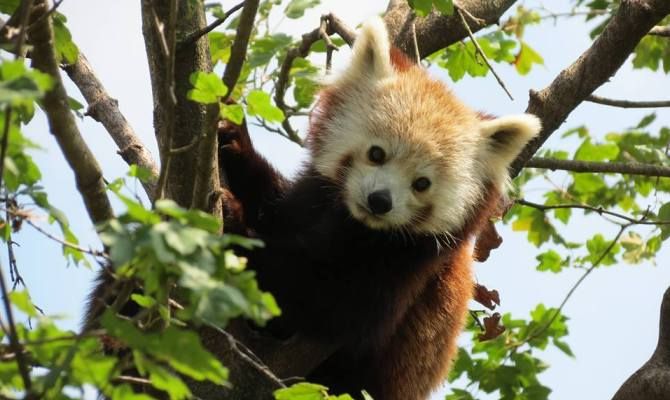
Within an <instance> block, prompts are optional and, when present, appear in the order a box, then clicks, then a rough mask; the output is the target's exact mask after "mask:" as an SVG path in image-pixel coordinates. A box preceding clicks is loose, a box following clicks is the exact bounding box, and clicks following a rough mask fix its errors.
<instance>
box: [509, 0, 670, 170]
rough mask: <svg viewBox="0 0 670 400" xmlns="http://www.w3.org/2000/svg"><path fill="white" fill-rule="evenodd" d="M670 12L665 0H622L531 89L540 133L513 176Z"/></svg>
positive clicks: (531, 105)
mask: <svg viewBox="0 0 670 400" xmlns="http://www.w3.org/2000/svg"><path fill="white" fill-rule="evenodd" d="M668 13H670V1H667V0H622V1H621V4H620V6H619V9H618V11H617V13H616V15H614V16H613V17H612V19H611V20H610V21H609V23H608V24H607V26H606V27H605V29H604V30H603V32H602V33H601V34H600V36H598V38H597V39H596V40H595V41H594V42H593V44H592V45H591V47H590V48H589V49H588V50H586V51H585V52H584V53H583V54H582V55H581V56H580V57H579V58H578V59H577V60H576V61H575V62H574V63H573V64H572V65H570V66H569V67H567V68H566V69H564V70H563V71H561V73H560V74H559V75H558V76H557V77H556V79H554V81H553V82H552V83H551V85H549V86H548V87H546V88H544V89H543V90H541V91H539V92H535V91H531V94H530V101H529V104H528V108H527V109H526V111H527V112H529V113H531V114H535V115H537V116H538V117H540V119H541V120H542V131H541V132H540V134H539V136H538V137H537V138H535V139H534V140H533V141H531V142H530V143H528V145H526V148H525V149H524V150H523V151H522V152H521V154H520V155H519V156H518V157H517V159H516V160H515V161H514V163H513V164H512V168H511V176H512V177H514V176H516V175H517V174H518V173H519V171H520V170H521V168H523V166H524V165H525V164H526V162H527V161H528V160H529V159H530V158H531V157H532V156H533V154H535V152H536V151H537V150H538V149H539V148H540V146H542V144H543V143H544V142H545V141H546V140H547V139H548V138H549V136H550V135H551V134H552V133H553V132H554V131H555V130H556V129H557V128H558V127H559V126H560V125H561V124H562V123H563V121H565V119H566V118H567V116H568V115H569V114H570V113H571V112H572V110H574V109H575V108H576V107H577V106H578V105H579V104H580V103H581V102H582V101H584V100H585V99H586V97H587V96H589V95H590V94H591V93H593V91H594V90H595V89H597V88H598V87H599V86H600V85H602V84H603V83H605V82H606V81H607V80H608V79H609V78H610V77H611V76H612V75H614V73H615V72H616V71H617V70H618V69H619V67H621V65H622V64H623V63H624V61H626V59H627V58H628V55H629V54H630V53H631V52H632V51H633V49H635V46H636V45H637V43H638V42H639V41H640V39H642V37H644V36H645V35H646V34H647V32H649V30H650V29H651V28H652V27H653V26H654V25H656V24H657V23H658V22H659V21H660V20H661V19H663V17H665V16H666V15H667V14H668Z"/></svg>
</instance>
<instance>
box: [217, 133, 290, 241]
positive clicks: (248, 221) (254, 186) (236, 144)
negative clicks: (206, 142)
mask: <svg viewBox="0 0 670 400" xmlns="http://www.w3.org/2000/svg"><path fill="white" fill-rule="evenodd" d="M218 135H219V164H220V166H221V169H222V174H221V176H222V179H225V182H222V183H223V184H224V187H227V188H228V189H229V191H230V193H229V194H232V196H234V198H235V199H237V204H235V205H234V206H233V207H234V208H239V209H240V210H231V211H232V212H235V213H236V214H235V215H243V222H244V226H246V227H247V228H250V229H252V230H253V229H255V228H256V226H257V222H258V219H259V217H260V216H261V215H262V214H263V212H264V211H265V208H266V207H267V206H268V205H269V204H272V203H273V202H274V201H275V200H276V199H277V198H278V197H280V196H281V195H282V193H283V192H284V190H285V188H286V187H287V181H286V179H285V178H284V177H283V176H282V175H281V174H280V173H279V172H278V171H277V170H275V169H274V168H273V167H272V166H271V165H270V163H269V162H268V161H267V160H266V159H265V158H264V157H263V156H261V155H260V154H258V153H257V152H256V150H255V149H254V147H253V145H252V143H251V138H250V137H249V131H248V130H247V125H246V121H243V122H242V125H235V124H233V123H231V122H230V121H227V120H222V121H220V122H219V127H218ZM223 177H225V178H223ZM228 211H229V210H226V212H227V213H229V212H228Z"/></svg>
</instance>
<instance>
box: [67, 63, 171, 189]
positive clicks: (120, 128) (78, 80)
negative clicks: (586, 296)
mask: <svg viewBox="0 0 670 400" xmlns="http://www.w3.org/2000/svg"><path fill="white" fill-rule="evenodd" d="M63 69H64V70H65V72H66V73H67V74H68V76H69V77H70V79H71V80H72V82H74V84H75V85H77V88H79V91H80V92H81V94H82V95H83V96H84V98H85V99H86V102H87V103H88V111H87V114H88V115H90V116H91V117H92V118H93V119H94V120H96V121H98V122H100V123H101V124H102V125H103V126H104V127H105V129H106V130H107V132H108V133H109V135H110V136H111V137H112V139H113V140H114V142H115V143H116V145H117V146H118V147H119V151H118V154H119V155H120V156H121V157H122V158H123V160H124V161H125V162H126V163H128V165H131V164H136V165H138V166H140V167H142V168H146V169H147V170H149V171H150V172H151V177H150V178H149V180H148V181H147V182H142V185H143V186H144V190H145V191H146V193H147V195H148V196H149V199H152V200H153V197H154V193H155V190H156V179H157V177H158V167H157V166H156V162H155V161H154V159H153V157H152V156H151V153H149V151H148V150H147V148H146V147H145V146H144V144H143V143H142V141H141V140H140V139H139V137H138V136H137V134H136V133H135V131H134V130H133V128H132V127H131V126H130V124H129V123H128V121H127V120H126V118H125V117H124V116H123V114H121V111H120V110H119V104H118V102H117V101H116V99H114V98H112V97H111V96H110V95H109V94H108V93H107V91H106V89H105V87H104V86H103V85H102V82H100V80H99V79H98V77H97V76H96V75H95V72H94V71H93V68H92V67H91V64H89V62H88V60H87V59H86V57H85V56H84V54H83V53H81V51H80V52H79V57H78V58H77V62H75V63H74V64H71V65H66V66H65V67H64V68H63Z"/></svg>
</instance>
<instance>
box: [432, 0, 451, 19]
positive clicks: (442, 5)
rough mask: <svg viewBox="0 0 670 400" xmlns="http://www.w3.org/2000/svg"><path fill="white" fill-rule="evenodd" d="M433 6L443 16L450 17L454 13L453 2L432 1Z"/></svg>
mask: <svg viewBox="0 0 670 400" xmlns="http://www.w3.org/2000/svg"><path fill="white" fill-rule="evenodd" d="M433 4H434V5H435V8H436V9H437V11H439V12H441V13H442V14H444V15H452V14H453V13H454V1H453V0H433Z"/></svg>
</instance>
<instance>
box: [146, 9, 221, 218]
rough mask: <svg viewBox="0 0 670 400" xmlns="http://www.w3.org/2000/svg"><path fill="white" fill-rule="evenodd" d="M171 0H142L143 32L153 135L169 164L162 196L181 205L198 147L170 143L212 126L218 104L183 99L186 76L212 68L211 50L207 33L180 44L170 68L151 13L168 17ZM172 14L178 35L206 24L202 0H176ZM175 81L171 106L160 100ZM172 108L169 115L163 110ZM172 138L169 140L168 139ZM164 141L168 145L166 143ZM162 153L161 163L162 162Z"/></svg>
mask: <svg viewBox="0 0 670 400" xmlns="http://www.w3.org/2000/svg"><path fill="white" fill-rule="evenodd" d="M168 3H169V2H167V1H155V0H142V32H143V34H144V38H145V45H146V52H147V59H148V61H149V73H150V76H151V88H152V92H153V100H154V127H155V131H156V140H157V142H158V147H159V148H160V149H166V150H168V151H166V153H165V156H166V157H167V156H168V154H169V157H170V163H171V165H170V168H169V171H168V173H167V177H166V182H167V184H166V197H168V198H170V199H173V200H175V201H176V202H177V203H178V204H179V205H181V206H183V207H189V206H190V205H191V200H192V198H193V184H194V182H195V171H196V167H197V152H196V150H197V147H195V146H194V147H193V148H192V149H190V150H189V151H183V152H179V153H176V154H173V153H172V152H171V151H169V150H172V149H173V148H182V147H183V146H186V145H188V144H190V143H193V141H194V140H197V139H198V138H200V137H203V136H205V135H206V133H207V132H210V131H214V130H215V128H216V124H215V122H216V120H215V117H216V109H215V107H213V106H205V105H202V104H199V103H196V102H193V101H190V100H188V99H187V97H186V94H187V92H188V91H189V90H190V89H192V85H191V83H190V81H189V77H190V76H191V74H192V73H193V72H196V71H205V72H209V71H211V69H212V65H211V60H210V56H209V42H208V40H206V37H205V38H203V40H197V41H195V42H194V43H193V44H191V45H189V46H183V47H182V48H180V49H179V50H178V51H177V52H176V54H175V60H174V73H173V74H168V71H167V65H166V63H165V56H164V50H163V45H162V43H163V41H162V38H161V35H160V34H159V33H158V32H157V31H156V29H155V27H154V15H157V16H158V20H159V21H168V20H169V19H168V16H169V4H168ZM177 15H178V17H177V20H176V27H175V30H176V33H175V36H176V37H177V38H181V37H186V36H187V35H188V34H190V33H192V32H197V31H200V30H202V29H204V28H205V27H206V26H207V24H206V20H205V11H204V6H203V3H202V0H197V1H187V0H181V1H179V7H178V11H177ZM172 80H173V81H174V96H175V97H176V100H177V106H176V107H175V108H174V111H171V110H170V107H169V104H164V103H165V101H166V100H165V99H167V98H169V96H170V93H169V90H168V88H169V87H170V86H169V85H167V84H166V82H167V81H172ZM168 113H172V114H173V116H169V115H167V114H168ZM170 118H174V129H173V133H172V139H171V140H170V141H169V140H168V137H167V136H166V135H165V134H164V132H166V125H169V120H170ZM170 142H171V144H170ZM166 143H168V145H167V146H166V147H164V146H165V145H166ZM165 161H166V160H165V159H163V155H161V163H163V162H165Z"/></svg>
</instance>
